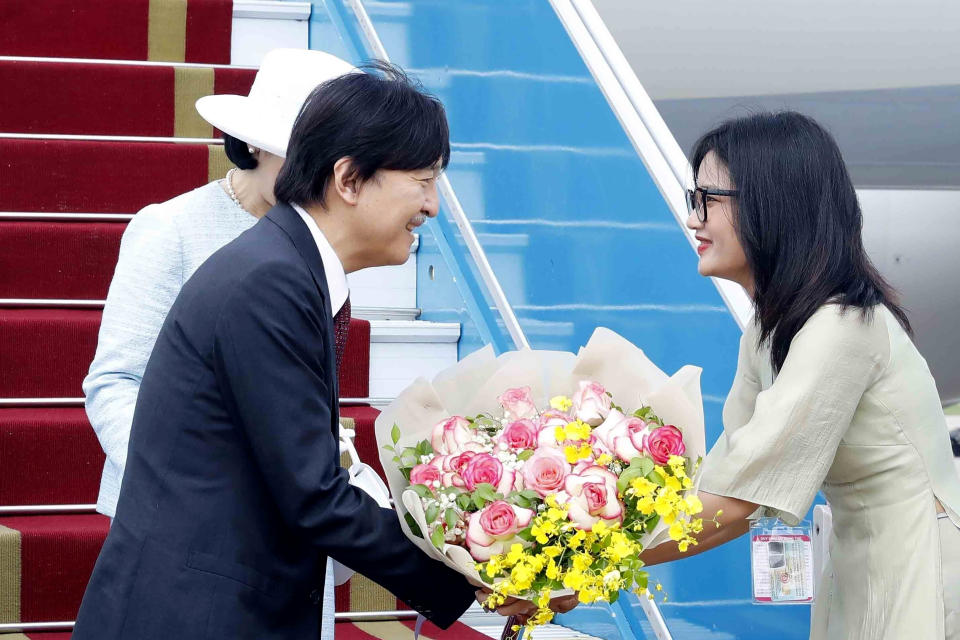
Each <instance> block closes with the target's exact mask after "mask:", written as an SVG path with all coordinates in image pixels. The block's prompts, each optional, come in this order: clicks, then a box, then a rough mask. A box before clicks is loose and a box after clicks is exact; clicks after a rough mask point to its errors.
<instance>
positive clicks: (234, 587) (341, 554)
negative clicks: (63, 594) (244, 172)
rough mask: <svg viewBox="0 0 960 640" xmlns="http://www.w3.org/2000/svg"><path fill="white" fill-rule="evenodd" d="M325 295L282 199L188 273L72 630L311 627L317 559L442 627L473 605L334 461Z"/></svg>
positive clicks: (457, 579)
mask: <svg viewBox="0 0 960 640" xmlns="http://www.w3.org/2000/svg"><path fill="white" fill-rule="evenodd" d="M144 259H149V256H144ZM328 298H329V296H328V292H327V284H326V278H325V276H324V270H323V264H322V262H321V259H320V254H319V251H318V250H317V246H316V243H315V242H314V240H313V238H312V236H311V235H310V232H309V230H308V228H307V226H306V225H305V224H304V222H303V220H301V219H300V217H299V215H298V214H297V213H296V211H294V210H293V209H292V208H291V207H290V206H288V205H286V204H283V203H281V204H279V205H277V206H276V207H274V208H273V209H272V210H271V211H270V212H269V213H268V214H267V215H266V217H265V218H263V219H262V220H261V221H260V222H258V223H257V224H256V225H254V226H253V227H252V228H251V229H250V230H248V231H246V232H244V233H243V234H242V235H240V236H239V237H238V238H237V239H236V240H234V241H233V242H231V243H230V244H228V245H226V246H225V247H223V248H222V249H221V250H219V251H218V252H216V253H215V254H214V255H213V256H211V257H210V259H209V260H207V262H205V263H204V264H203V265H202V266H201V267H200V268H199V269H198V270H197V272H196V273H195V274H194V276H193V277H192V278H191V279H190V280H189V281H188V282H187V283H186V284H185V285H184V287H183V289H182V290H181V292H180V295H179V297H178V298H177V300H176V302H175V303H174V305H173V307H172V308H171V309H170V312H169V314H168V316H167V319H166V321H165V322H164V325H163V328H162V329H161V331H160V335H159V336H158V338H157V342H156V345H155V347H154V350H153V353H152V354H151V356H150V360H149V362H148V364H147V367H146V371H145V373H144V377H143V382H142V385H141V387H140V393H139V396H138V399H137V407H136V411H135V414H134V419H133V428H132V432H131V436H130V445H129V452H128V456H127V466H126V471H125V476H124V480H123V488H122V490H121V492H120V501H119V504H118V506H117V514H116V519H115V520H114V523H113V526H112V527H111V530H110V535H109V536H108V537H107V541H106V543H105V545H104V548H103V550H102V552H101V554H100V557H99V559H98V560H97V564H96V567H95V568H94V571H93V576H92V577H91V580H90V583H89V585H88V587H87V591H86V594H85V595H84V598H83V603H82V605H81V607H80V614H79V617H78V620H77V625H76V629H75V631H74V633H73V638H74V640H88V639H89V640H112V639H115V638H117V639H119V638H124V639H126V640H131V639H138V640H151V639H154V638H156V639H158V640H159V639H163V640H169V639H170V638H178V639H180V640H189V639H192V638H217V639H218V640H219V639H221V638H251V639H254V638H255V639H257V640H266V639H274V638H276V639H280V638H290V639H294V638H295V639H297V640H305V639H308V638H316V637H317V635H318V631H319V626H320V621H319V620H320V615H319V607H318V606H317V602H319V599H320V595H321V593H322V588H323V575H324V567H325V562H326V557H327V556H331V557H333V558H336V559H337V560H339V561H341V562H342V563H343V564H345V565H347V566H349V567H351V568H352V569H354V570H356V571H358V572H360V573H362V574H364V575H366V576H368V577H370V578H371V579H373V580H375V581H376V582H378V583H380V584H382V585H383V586H384V587H386V588H387V589H389V590H390V591H391V592H393V593H394V594H395V595H396V596H397V597H399V598H400V599H401V600H404V601H405V602H407V603H408V604H409V605H410V606H412V607H413V608H414V609H416V610H418V611H420V612H421V613H423V614H424V615H425V616H426V617H428V618H430V619H431V620H433V621H434V622H435V623H437V624H438V625H440V626H443V627H446V626H449V625H450V624H452V623H453V622H454V621H455V620H456V619H457V618H458V617H459V616H460V615H461V614H462V613H463V611H464V610H465V609H466V608H467V606H468V605H469V604H470V602H471V601H472V600H473V588H472V587H470V586H469V584H468V583H467V582H466V581H465V579H464V578H463V577H462V576H460V575H459V574H457V573H455V572H453V571H451V570H450V569H448V568H446V567H444V566H443V565H442V564H440V563H438V562H436V561H434V560H431V559H429V558H428V557H427V556H426V555H424V554H423V553H422V552H421V551H420V550H419V549H417V547H416V546H414V545H413V544H412V543H411V542H410V541H409V540H407V538H406V536H405V535H404V534H403V532H402V531H401V529H400V525H399V523H398V522H397V517H396V514H395V513H394V512H392V511H390V510H386V509H381V508H380V507H378V506H377V504H376V503H375V502H374V501H373V500H372V499H371V498H370V497H368V496H367V495H366V494H365V493H363V492H362V491H360V490H358V489H356V488H354V487H352V486H351V485H350V484H348V482H347V475H346V472H345V471H343V470H342V469H341V468H340V465H339V458H340V456H339V453H338V440H337V437H336V435H335V433H336V430H337V421H338V411H337V406H338V404H337V396H338V394H337V391H338V390H337V375H336V370H335V365H334V358H335V356H334V346H333V345H334V343H333V322H332V319H331V317H330V316H331V314H330V302H329V300H328Z"/></svg>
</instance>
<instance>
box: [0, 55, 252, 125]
mask: <svg viewBox="0 0 960 640" xmlns="http://www.w3.org/2000/svg"><path fill="white" fill-rule="evenodd" d="M0 37H2V36H0ZM255 75H256V71H255V70H253V69H231V68H225V67H220V68H212V67H183V66H181V67H175V66H172V65H150V66H147V65H137V64H101V63H90V62H47V61H36V62H27V61H22V60H0V86H2V87H3V88H4V90H3V92H2V93H0V114H3V116H2V117H3V122H4V128H5V130H7V131H15V132H17V133H56V134H61V135H62V134H74V135H108V136H154V137H172V136H177V137H187V138H211V137H213V136H214V131H213V127H212V126H210V124H208V123H207V122H206V121H205V120H204V119H203V118H201V117H200V115H199V114H198V113H197V111H196V109H195V108H194V103H195V102H196V101H197V99H198V98H200V97H202V96H206V95H210V94H213V93H218V94H222V93H231V94H237V95H246V94H247V93H248V92H249V91H250V85H251V84H253V78H254V76H255Z"/></svg>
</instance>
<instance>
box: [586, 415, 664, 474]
mask: <svg viewBox="0 0 960 640" xmlns="http://www.w3.org/2000/svg"><path fill="white" fill-rule="evenodd" d="M649 432H650V427H649V425H648V424H647V423H646V422H644V421H643V420H641V419H640V418H636V417H634V416H625V415H623V414H622V413H620V412H619V411H617V410H616V409H611V410H610V413H609V414H607V419H606V420H604V422H603V424H601V425H600V426H599V427H597V428H596V429H594V430H593V433H592V434H590V435H595V436H597V438H599V439H600V440H601V441H602V442H603V444H604V445H605V446H606V448H607V449H609V450H610V451H612V452H613V453H614V454H616V456H617V457H618V458H620V459H621V460H623V461H624V462H630V460H632V459H633V458H638V457H640V456H642V455H643V454H644V451H645V450H646V446H645V444H644V440H645V438H646V436H647V434H648V433H649Z"/></svg>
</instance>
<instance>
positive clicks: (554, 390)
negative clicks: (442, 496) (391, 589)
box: [376, 327, 706, 582]
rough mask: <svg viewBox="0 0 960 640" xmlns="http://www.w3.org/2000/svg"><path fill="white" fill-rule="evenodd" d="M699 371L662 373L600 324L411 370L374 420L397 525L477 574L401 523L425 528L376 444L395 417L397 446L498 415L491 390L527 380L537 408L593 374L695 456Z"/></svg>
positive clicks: (662, 537)
mask: <svg viewBox="0 0 960 640" xmlns="http://www.w3.org/2000/svg"><path fill="white" fill-rule="evenodd" d="M700 372H701V369H700V368H699V367H694V366H691V365H687V366H684V367H682V368H681V369H680V370H679V371H677V372H676V373H675V374H674V375H672V376H668V375H667V374H666V373H664V372H663V371H661V370H660V369H659V368H658V367H657V366H656V365H655V364H653V362H651V361H650V359H649V358H647V356H646V355H644V353H643V351H642V350H640V349H639V348H638V347H636V346H635V345H633V344H632V343H631V342H630V341H628V340H626V339H625V338H623V337H621V336H620V335H618V334H617V333H615V332H613V331H611V330H609V329H605V328H602V327H601V328H598V329H596V330H595V331H594V333H593V335H592V336H591V337H590V341H589V342H588V343H587V345H586V346H585V347H583V348H582V349H581V350H580V353H579V354H577V355H574V354H572V353H567V352H564V351H535V350H523V351H511V352H508V353H504V354H502V355H500V356H498V357H497V356H494V353H493V349H492V348H491V347H489V346H487V347H484V348H483V349H480V350H478V351H475V352H474V353H472V354H470V355H469V356H467V357H466V358H464V359H463V360H461V361H460V362H458V363H457V364H455V365H453V366H452V367H450V368H448V369H446V370H444V371H442V372H441V373H439V374H437V376H436V377H435V378H434V379H433V381H432V382H430V381H427V380H425V379H424V378H418V379H417V380H415V381H414V382H413V383H412V384H411V385H410V386H409V387H407V388H406V389H405V390H404V391H403V392H401V393H400V395H399V396H397V398H396V400H394V401H393V403H391V404H390V406H389V407H387V408H386V409H384V411H383V412H382V413H381V414H380V416H379V417H378V418H377V421H376V435H377V444H378V445H379V451H380V462H381V463H382V464H383V468H384V470H385V472H386V474H387V484H388V485H389V487H390V493H391V495H392V496H393V498H394V503H395V505H396V511H397V517H398V518H399V519H400V526H401V527H402V528H403V531H404V533H406V534H407V537H409V538H410V539H411V540H412V541H413V542H414V544H416V545H417V546H418V547H419V548H420V549H422V550H423V551H424V553H426V554H427V555H429V556H431V557H433V558H435V559H437V560H439V561H441V562H444V563H445V564H446V565H447V566H449V567H451V568H453V569H455V570H456V571H459V572H460V573H462V574H464V575H466V576H468V577H470V578H473V579H474V580H475V581H477V582H480V581H481V579H480V575H479V573H478V572H477V570H476V568H475V566H474V565H475V561H474V559H473V558H472V557H471V556H470V553H469V552H468V551H467V550H466V549H465V548H463V547H459V546H456V545H450V544H447V545H444V550H443V551H442V552H441V551H440V550H439V549H437V548H436V547H434V546H433V544H431V542H430V541H429V540H425V539H423V538H420V537H418V536H415V535H414V534H413V533H412V532H411V530H410V528H409V526H408V525H407V522H406V519H405V514H406V513H408V512H409V513H410V514H411V515H412V516H413V518H414V520H415V521H416V522H417V524H419V525H420V530H421V531H426V530H427V526H426V520H425V517H424V513H423V508H422V505H421V503H420V500H419V498H418V496H417V494H416V493H415V492H413V491H412V490H408V489H407V487H408V486H409V483H408V482H407V480H406V478H404V477H403V474H401V473H400V470H399V469H398V468H397V465H396V463H394V461H393V454H392V453H391V452H389V451H387V450H385V449H384V448H383V446H384V445H388V444H392V440H391V437H390V432H391V430H392V428H393V425H394V424H396V425H397V426H398V427H399V429H400V433H401V435H400V442H399V445H398V446H399V447H406V446H413V445H415V444H416V443H417V442H419V441H420V440H428V441H429V440H430V435H431V432H432V430H433V426H434V425H435V424H436V423H438V422H440V421H441V420H444V419H446V418H448V417H450V416H453V415H461V416H475V415H477V414H479V413H490V414H492V415H494V416H497V417H499V416H501V415H502V414H503V410H502V408H501V407H500V404H499V402H498V401H497V397H498V396H500V395H501V394H502V393H503V392H504V391H506V390H507V389H511V388H515V387H526V386H529V387H530V390H531V394H532V396H533V399H534V401H535V402H536V404H537V407H539V408H541V409H544V408H547V407H549V405H550V398H552V397H554V396H557V395H566V396H572V395H573V393H574V392H575V391H576V390H577V386H578V383H579V382H580V381H581V380H592V381H596V382H599V383H600V384H602V385H603V386H604V387H605V388H606V389H607V391H609V392H610V393H611V394H612V395H613V401H614V403H616V404H617V405H619V406H621V407H623V409H624V411H625V413H627V414H630V413H633V411H635V410H636V409H639V408H640V407H642V406H645V405H648V406H650V407H652V408H653V410H654V412H655V413H656V414H657V415H658V416H659V417H660V418H661V419H662V420H663V421H664V423H665V424H673V425H675V426H676V427H678V428H679V429H680V430H681V431H682V433H683V439H684V443H685V445H686V453H685V454H684V455H685V456H686V457H688V458H690V459H692V460H694V461H696V460H697V458H699V457H702V456H703V455H704V454H705V448H706V443H705V438H704V430H703V401H702V398H701V395H700ZM699 481H700V474H699V473H697V475H696V477H695V479H694V487H693V489H691V490H689V491H688V492H687V493H686V495H690V494H694V493H696V490H697V486H698V485H699ZM667 528H668V527H667V525H665V524H664V523H662V522H661V523H660V524H658V525H657V527H656V528H654V530H653V531H651V532H650V533H648V534H647V535H646V536H645V538H644V540H643V541H642V542H643V546H644V548H652V547H655V546H657V545H658V544H661V543H663V542H665V541H667V540H669V535H668V534H667Z"/></svg>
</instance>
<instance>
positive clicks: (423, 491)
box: [410, 484, 433, 520]
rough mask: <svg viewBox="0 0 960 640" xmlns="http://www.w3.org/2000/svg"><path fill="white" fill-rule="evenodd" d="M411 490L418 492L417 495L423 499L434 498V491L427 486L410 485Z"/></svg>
mask: <svg viewBox="0 0 960 640" xmlns="http://www.w3.org/2000/svg"><path fill="white" fill-rule="evenodd" d="M410 488H411V489H413V490H414V491H416V492H417V495H418V496H420V497H421V498H432V497H433V491H431V489H430V487H428V486H427V485H425V484H412V485H410ZM427 520H429V518H427Z"/></svg>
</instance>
